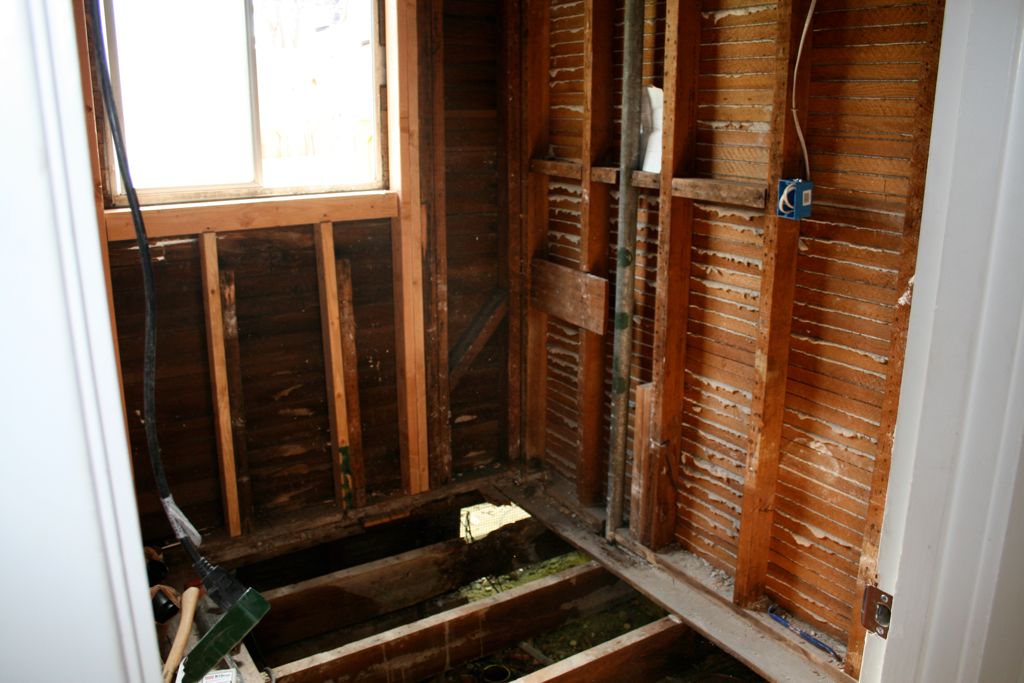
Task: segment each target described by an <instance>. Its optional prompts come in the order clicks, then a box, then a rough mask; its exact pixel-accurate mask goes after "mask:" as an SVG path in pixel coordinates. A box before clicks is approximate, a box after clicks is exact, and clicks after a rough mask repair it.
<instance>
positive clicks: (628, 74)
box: [605, 0, 644, 540]
mask: <svg viewBox="0 0 1024 683" xmlns="http://www.w3.org/2000/svg"><path fill="white" fill-rule="evenodd" d="M625 19H626V21H625V27H624V34H625V35H624V40H623V42H624V45H623V54H624V56H623V60H622V72H623V73H622V136H621V138H620V142H619V213H618V242H617V244H616V259H615V262H616V267H615V337H614V345H613V351H612V416H611V436H610V439H609V440H610V444H611V452H610V453H609V455H608V508H607V513H608V514H607V522H606V524H605V535H606V537H607V538H608V539H609V540H612V539H613V538H614V535H615V531H616V530H617V529H618V528H619V526H620V525H621V524H622V503H623V497H624V487H625V480H626V431H627V424H628V420H629V383H630V381H629V380H630V365H631V362H632V358H633V298H634V296H633V294H634V290H633V278H634V271H635V265H634V263H635V261H636V210H637V190H636V188H635V187H633V171H635V170H637V169H638V168H639V167H640V97H641V95H642V86H643V82H642V78H643V74H642V68H643V36H644V4H643V1H642V0H626V16H625Z"/></svg>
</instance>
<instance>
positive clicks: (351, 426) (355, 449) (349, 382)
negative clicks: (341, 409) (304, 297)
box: [337, 259, 366, 507]
mask: <svg viewBox="0 0 1024 683" xmlns="http://www.w3.org/2000/svg"><path fill="white" fill-rule="evenodd" d="M337 271H338V319H339V321H340V323H341V367H342V376H343V378H344V382H345V414H346V416H347V417H348V467H349V474H350V476H351V481H352V492H353V496H354V503H355V506H356V507H362V506H364V505H366V471H365V465H364V460H363V427H362V423H361V422H360V417H359V372H358V370H357V368H358V359H359V356H358V354H357V353H356V313H355V302H354V301H353V299H352V264H351V263H349V261H348V260H347V259H341V260H339V261H338V262H337Z"/></svg>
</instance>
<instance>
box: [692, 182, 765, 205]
mask: <svg viewBox="0 0 1024 683" xmlns="http://www.w3.org/2000/svg"><path fill="white" fill-rule="evenodd" d="M767 195H768V189H767V188H766V187H765V186H764V185H759V184H758V183H737V182H732V181H728V180H714V179H712V178H673V179H672V196H673V197H682V198H683V199H696V200H700V201H706V202H713V203H715V204H734V205H736V206H749V207H750V208H753V209H763V208H764V207H765V203H766V197H767Z"/></svg>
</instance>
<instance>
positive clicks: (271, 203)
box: [103, 190, 398, 242]
mask: <svg viewBox="0 0 1024 683" xmlns="http://www.w3.org/2000/svg"><path fill="white" fill-rule="evenodd" d="M397 215H398V194H397V193H395V192H391V191H389V190H373V191H370V192H345V193H334V194H318V195H299V196H292V197H269V198H259V199H233V200H225V201H216V202H191V203H187V204H168V205H164V206H148V207H143V209H142V216H143V218H144V219H145V221H146V234H147V235H148V236H149V237H150V238H155V237H184V236H187V235H198V234H200V233H204V232H231V231H235V230H260V229H264V228H280V227H285V226H289V225H316V224H319V223H321V222H323V221H330V222H342V221H358V220H372V219H378V218H393V217H395V216H397ZM103 217H104V219H105V221H106V234H107V241H108V242H117V241H119V240H131V239H135V227H134V225H133V224H132V216H131V212H130V211H129V210H128V209H107V210H106V211H104V212H103Z"/></svg>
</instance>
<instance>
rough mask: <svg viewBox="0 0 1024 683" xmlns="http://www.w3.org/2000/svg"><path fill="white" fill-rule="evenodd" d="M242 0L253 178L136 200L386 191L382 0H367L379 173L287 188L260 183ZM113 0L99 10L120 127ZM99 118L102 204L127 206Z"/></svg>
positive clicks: (248, 11) (143, 194)
mask: <svg viewBox="0 0 1024 683" xmlns="http://www.w3.org/2000/svg"><path fill="white" fill-rule="evenodd" d="M239 1H240V2H243V3H244V6H245V21H246V26H245V32H246V46H247V52H248V54H247V62H248V80H249V93H250V94H249V100H250V102H249V109H250V117H251V119H250V121H251V127H252V154H253V170H254V179H253V182H251V183H231V184H222V185H192V186H178V187H169V188H155V189H136V194H137V195H138V197H139V202H140V204H141V205H142V206H143V207H146V206H161V205H168V204H186V203H193V202H210V201H232V200H240V201H241V200H246V199H267V198H272V197H296V196H310V197H315V196H317V195H338V194H346V193H362V192H367V191H374V190H388V189H389V170H388V161H389V160H388V153H387V149H388V145H389V141H388V139H387V135H388V129H387V116H386V114H385V110H384V108H383V104H382V103H383V100H384V97H383V95H382V91H383V89H384V88H385V87H386V85H387V77H386V72H387V64H386V54H385V46H384V33H385V31H384V28H385V24H384V16H383V6H382V0H368V2H371V3H372V4H373V7H372V10H371V13H370V16H371V22H372V26H371V29H370V32H371V35H372V36H374V37H375V38H376V39H375V40H373V45H372V47H373V79H374V88H373V111H374V115H375V119H376V129H377V136H378V144H377V162H378V168H379V169H380V172H379V173H378V176H377V178H376V179H374V180H373V181H371V182H367V183H359V184H350V185H339V184H334V185H331V184H324V185H297V186H286V187H264V186H263V184H262V182H263V159H262V141H261V131H260V117H259V84H258V78H259V77H258V72H257V66H256V44H255V36H254V26H253V0H239ZM113 2H114V0H102V1H101V11H102V13H103V17H102V21H103V24H104V33H105V36H106V40H107V47H108V50H107V61H108V64H109V66H110V74H111V86H112V89H113V92H114V98H115V99H116V100H117V102H118V108H119V110H120V111H119V114H120V116H121V128H122V130H123V129H124V114H123V110H124V108H123V106H122V105H121V84H120V77H119V71H118V54H117V27H116V23H115V22H114V20H113V12H114V9H113ZM96 106H98V107H99V108H101V109H102V106H103V104H102V101H99V100H98V101H97V105H96ZM97 120H98V121H99V122H102V124H101V125H102V135H101V139H102V140H103V141H104V144H103V145H102V146H101V150H100V166H101V172H102V175H103V180H102V184H103V196H104V203H105V204H106V206H107V207H108V208H110V209H118V208H125V207H127V206H128V197H127V195H126V194H125V192H124V190H123V189H121V190H120V191H118V188H119V186H120V185H121V179H120V171H119V170H118V168H117V160H116V159H114V158H113V155H112V154H111V153H110V150H113V139H112V137H111V134H110V130H109V126H108V125H106V122H105V118H104V117H97Z"/></svg>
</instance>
